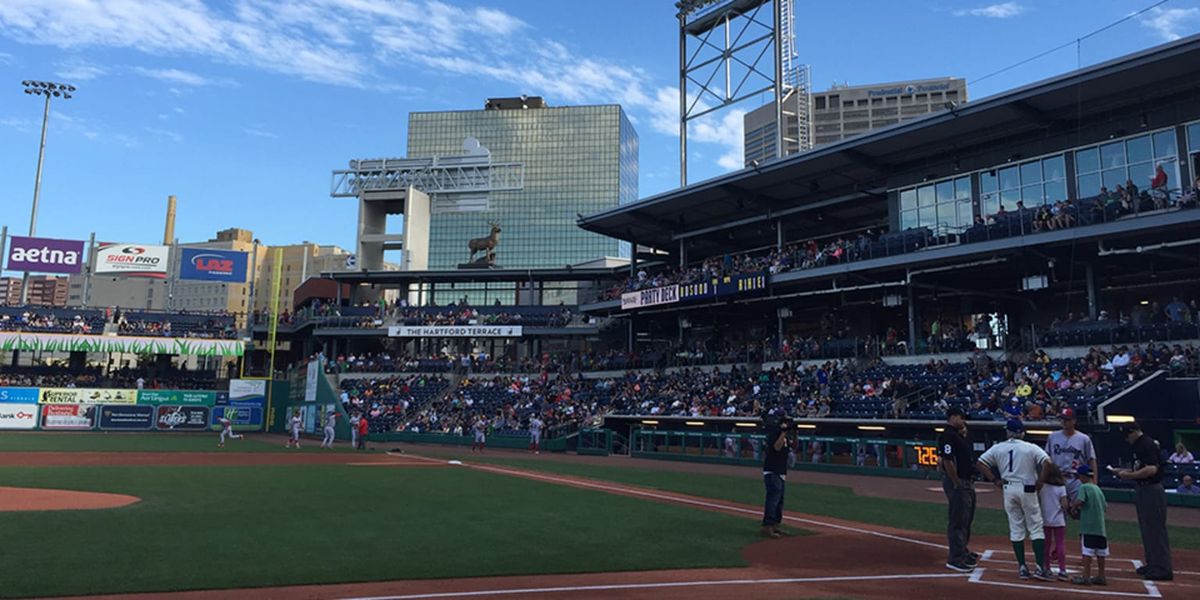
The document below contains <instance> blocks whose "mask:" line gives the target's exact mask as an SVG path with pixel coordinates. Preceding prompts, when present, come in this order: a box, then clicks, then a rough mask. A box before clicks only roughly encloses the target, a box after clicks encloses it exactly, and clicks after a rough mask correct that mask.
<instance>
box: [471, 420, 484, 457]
mask: <svg viewBox="0 0 1200 600" xmlns="http://www.w3.org/2000/svg"><path fill="white" fill-rule="evenodd" d="M471 430H472V431H473V432H475V441H474V442H471V452H475V451H476V449H478V451H479V452H483V448H484V445H485V444H486V443H487V421H486V420H484V418H483V417H479V418H478V419H476V420H475V423H474V424H472V425H471Z"/></svg>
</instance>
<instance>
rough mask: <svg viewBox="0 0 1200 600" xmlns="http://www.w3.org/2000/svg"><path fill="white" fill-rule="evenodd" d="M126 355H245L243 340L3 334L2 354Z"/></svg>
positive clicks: (0, 338) (0, 341)
mask: <svg viewBox="0 0 1200 600" xmlns="http://www.w3.org/2000/svg"><path fill="white" fill-rule="evenodd" d="M13 350H21V351H29V352H125V353H128V354H178V355H181V356H241V355H242V354H243V353H244V352H245V343H244V342H242V341H241V340H209V339H198V338H170V337H133V336H128V337H127V336H120V337H117V336H106V335H74V334H70V333H15V332H8V331H0V352H12V351H13Z"/></svg>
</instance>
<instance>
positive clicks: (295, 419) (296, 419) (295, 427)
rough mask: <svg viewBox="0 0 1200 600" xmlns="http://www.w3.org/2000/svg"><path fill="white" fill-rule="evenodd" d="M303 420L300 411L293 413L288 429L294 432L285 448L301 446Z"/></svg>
mask: <svg viewBox="0 0 1200 600" xmlns="http://www.w3.org/2000/svg"><path fill="white" fill-rule="evenodd" d="M302 421H303V420H302V419H301V418H300V411H295V412H293V413H292V419H291V420H290V421H289V422H288V429H289V430H290V431H291V432H292V436H291V437H289V438H288V443H287V445H286V446H284V448H293V447H295V448H299V447H300V424H301V422H302Z"/></svg>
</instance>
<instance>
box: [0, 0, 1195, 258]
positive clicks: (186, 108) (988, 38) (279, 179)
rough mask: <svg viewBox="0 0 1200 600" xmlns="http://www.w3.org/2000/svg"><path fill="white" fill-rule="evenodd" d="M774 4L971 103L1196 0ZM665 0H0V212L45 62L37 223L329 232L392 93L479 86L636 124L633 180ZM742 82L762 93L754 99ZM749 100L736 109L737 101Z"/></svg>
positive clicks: (1100, 55)
mask: <svg viewBox="0 0 1200 600" xmlns="http://www.w3.org/2000/svg"><path fill="white" fill-rule="evenodd" d="M1155 1H1156V0H1136V1H1135V0H1019V1H1014V2H989V1H988V0H982V1H977V2H972V1H967V0H962V1H959V0H944V1H941V2H895V1H893V0H870V1H858V2H852V1H850V0H847V1H844V2H810V1H808V0H797V10H798V23H797V30H798V31H799V32H801V33H800V36H799V39H798V40H797V42H798V47H799V49H800V53H801V61H802V62H806V63H808V64H810V65H811V66H812V73H813V79H814V82H815V85H816V88H817V89H826V88H828V87H829V85H830V84H832V83H833V82H835V81H838V82H841V81H846V82H849V83H851V84H862V83H872V82H884V81H893V80H901V79H909V78H923V77H937V76H943V75H950V76H959V77H966V78H967V79H968V85H969V94H970V96H971V97H972V98H981V97H984V96H987V95H991V94H994V93H996V92H999V91H1003V90H1005V89H1009V88H1011V87H1014V86H1017V85H1021V84H1024V83H1029V82H1031V81H1036V80H1038V79H1042V78H1045V77H1049V76H1052V75H1056V74H1059V73H1062V72H1065V71H1069V70H1071V69H1074V68H1076V67H1077V66H1078V65H1079V64H1083V65H1088V64H1092V63H1095V62H1099V61H1102V60H1106V59H1109V58H1112V57H1115V56H1118V55H1121V54H1126V53H1129V52H1133V51H1136V50H1139V49H1143V48H1147V47H1150V46H1153V45H1156V44H1159V43H1162V42H1165V41H1168V40H1170V39H1175V38H1177V37H1179V36H1181V35H1189V34H1192V33H1195V32H1197V31H1198V30H1200V0H1170V1H1168V2H1166V3H1165V4H1163V5H1162V6H1160V7H1158V8H1156V9H1154V10H1152V11H1150V12H1148V13H1146V14H1145V15H1143V16H1140V17H1138V18H1135V19H1132V20H1130V21H1128V22H1126V23H1124V24H1122V25H1120V26H1118V27H1116V28H1114V29H1112V30H1109V31H1108V32H1106V33H1104V34H1101V35H1099V36H1096V37H1094V38H1091V39H1089V40H1087V41H1085V42H1083V43H1082V44H1081V45H1080V48H1079V49H1078V51H1077V50H1076V48H1075V47H1074V46H1072V47H1071V48H1069V49H1066V50H1063V51H1060V52H1057V53H1054V54H1052V55H1050V56H1047V57H1045V58H1042V59H1039V60H1037V61H1034V62H1032V63H1030V64H1028V65H1024V66H1022V67H1020V68H1017V69H1013V70H1011V71H1008V72H1005V73H1003V74H1001V75H998V76H995V77H991V78H988V79H986V80H982V81H977V80H978V79H979V78H981V77H982V76H984V75H986V74H988V73H992V72H993V71H996V70H998V69H1001V68H1004V67H1006V66H1009V65H1011V64H1013V63H1015V62H1017V61H1019V60H1021V59H1024V58H1027V57H1030V56H1032V55H1035V54H1037V53H1039V52H1042V51H1044V50H1047V49H1049V48H1053V47H1055V46H1058V45H1059V44H1062V43H1065V42H1069V41H1071V40H1075V39H1076V38H1079V37H1080V36H1083V35H1085V34H1087V33H1088V32H1091V31H1093V30H1095V29H1098V28H1100V27H1103V26H1104V25H1107V24H1109V23H1111V22H1113V21H1115V20H1117V19H1120V18H1121V17H1123V16H1126V15H1129V14H1130V13H1132V12H1134V11H1137V10H1140V9H1143V8H1145V7H1147V6H1149V5H1151V4H1153V3H1154V2H1155ZM673 4H674V3H673V2H672V1H670V0H606V1H604V2H584V1H577V0H560V1H557V2H546V1H545V0H536V1H535V0H507V1H505V0H501V1H499V2H489V3H481V2H472V1H467V0H441V1H434V0H308V1H305V2H287V1H284V0H223V1H207V2H206V1H202V0H2V1H0V98H3V100H2V101H0V165H2V167H0V224H6V225H8V226H9V228H10V232H13V233H19V234H23V233H24V232H25V230H26V228H27V227H28V219H29V204H30V200H31V197H32V188H33V179H34V167H35V164H36V157H37V143H38V132H39V125H40V118H41V105H40V103H39V101H38V100H37V99H35V98H32V97H28V96H25V95H24V94H23V93H22V92H21V87H20V81H21V80H23V79H43V80H55V81H68V82H71V83H73V84H75V85H77V86H78V87H79V91H78V93H77V94H76V97H75V98H74V99H72V100H69V101H65V102H61V101H60V102H58V103H57V104H56V105H55V107H54V110H53V114H52V116H51V120H50V132H49V141H48V146H47V149H48V151H47V158H46V168H45V175H44V180H43V187H42V205H41V210H40V214H39V226H38V234H39V235H43V236H48V237H63V238H75V239H86V237H87V235H88V234H89V232H93V231H95V232H96V233H97V237H98V239H103V240H110V241H127V242H155V241H157V240H159V239H161V236H162V222H163V214H164V212H165V198H166V196H167V195H168V194H175V195H177V196H179V198H180V207H179V216H178V222H177V226H176V234H177V236H178V237H179V238H180V239H181V240H182V241H197V240H203V239H207V238H208V237H209V236H211V235H212V234H213V232H215V231H216V230H218V229H223V228H226V227H244V228H248V229H251V230H253V231H254V232H255V234H256V236H257V237H259V238H260V239H262V240H263V241H265V242H267V243H272V244H283V243H294V242H299V241H301V240H311V241H315V242H320V243H327V244H329V243H332V244H339V245H342V246H344V247H350V246H351V245H352V242H353V237H354V233H353V228H354V221H355V209H354V206H353V203H352V202H351V201H349V200H334V199H331V198H330V197H329V195H328V192H329V179H330V174H329V173H330V170H331V169H334V168H339V167H342V166H344V165H345V164H346V161H347V160H348V159H351V158H356V157H381V156H402V155H403V154H404V152H405V139H406V133H405V126H406V123H407V114H408V113H409V112H410V111H424V110H443V109H475V108H480V107H482V104H483V100H484V99H485V98H486V97H489V96H512V95H520V94H531V95H535V94H540V95H543V96H545V97H546V98H547V100H548V101H549V102H550V103H551V104H553V105H568V104H591V103H611V102H617V103H620V104H622V105H624V106H625V108H626V110H627V111H628V113H629V114H630V116H631V118H632V119H633V121H634V124H635V127H636V128H637V130H638V133H639V135H640V136H641V184H640V185H641V195H642V196H643V197H644V196H648V195H650V194H653V193H656V192H661V191H664V190H667V189H671V188H673V187H676V185H677V183H678V178H679V176H678V155H677V152H678V150H677V148H678V142H677V137H676V133H675V121H676V118H677V114H676V113H677V110H678V100H677V98H678V96H677V93H678V92H677V91H676V84H677V80H676V73H677V71H676V68H677V60H678V54H677V51H678V50H677V37H676V36H677V32H676V21H675V18H674V8H673ZM764 100H765V99H764ZM757 105H758V103H754V104H745V105H742V106H740V107H739V108H742V109H745V110H749V109H752V108H754V107H755V106H757ZM740 140H741V118H740V113H726V114H724V115H723V116H721V117H718V118H714V119H711V120H709V121H707V122H704V123H700V124H699V127H698V128H697V129H696V130H695V131H693V132H692V138H691V141H692V153H691V161H690V165H689V167H690V175H691V177H690V178H691V180H692V181H697V180H700V179H703V178H707V177H711V176H714V175H717V174H720V173H723V172H725V171H728V170H732V168H735V167H736V166H737V165H738V164H740V153H741V147H740Z"/></svg>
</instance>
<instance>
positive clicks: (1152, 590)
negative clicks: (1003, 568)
mask: <svg viewBox="0 0 1200 600" xmlns="http://www.w3.org/2000/svg"><path fill="white" fill-rule="evenodd" d="M984 571H987V569H975V571H974V572H973V573H971V576H970V577H969V578H967V581H969V582H971V583H982V584H985V585H999V586H1003V587H1011V588H1021V589H1026V590H1044V591H1053V592H1069V593H1073V594H1092V595H1096V596H1131V597H1134V598H1162V594H1160V593H1159V591H1158V588H1157V587H1155V586H1154V585H1153V582H1150V581H1146V582H1144V583H1146V584H1147V585H1146V593H1145V594H1139V593H1136V592H1114V591H1110V590H1097V589H1094V588H1082V587H1062V586H1057V585H1055V586H1051V585H1037V584H1032V583H1012V582H1008V581H984V580H983V573H984Z"/></svg>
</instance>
